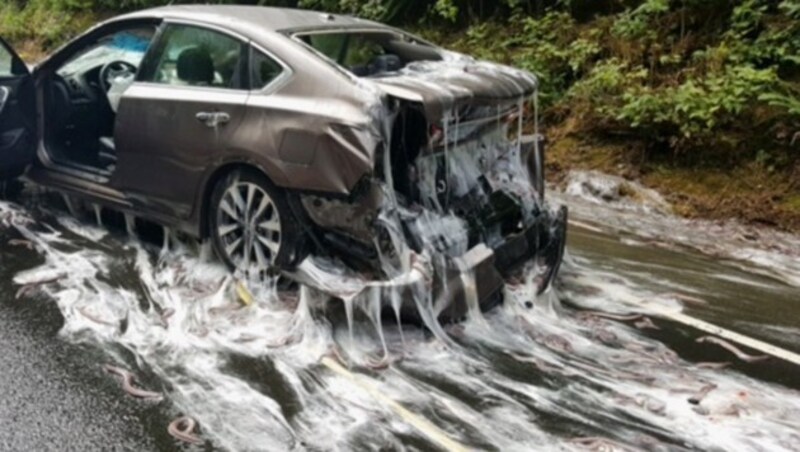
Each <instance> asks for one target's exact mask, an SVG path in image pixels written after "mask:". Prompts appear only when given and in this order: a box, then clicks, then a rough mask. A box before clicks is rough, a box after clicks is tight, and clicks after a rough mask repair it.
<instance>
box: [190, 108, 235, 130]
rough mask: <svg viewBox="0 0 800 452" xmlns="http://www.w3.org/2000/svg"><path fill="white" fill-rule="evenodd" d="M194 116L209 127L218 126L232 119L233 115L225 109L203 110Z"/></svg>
mask: <svg viewBox="0 0 800 452" xmlns="http://www.w3.org/2000/svg"><path fill="white" fill-rule="evenodd" d="M194 117H195V118H197V120H198V121H200V122H202V123H203V124H205V125H206V126H208V127H217V126H219V125H222V124H226V123H228V122H230V120H231V115H229V114H227V113H225V112H224V111H201V112H198V113H197V114H196V115H194Z"/></svg>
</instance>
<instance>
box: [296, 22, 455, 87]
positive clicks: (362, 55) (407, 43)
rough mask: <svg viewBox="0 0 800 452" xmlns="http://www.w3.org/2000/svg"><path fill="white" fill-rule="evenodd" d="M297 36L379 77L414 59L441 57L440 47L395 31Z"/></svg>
mask: <svg viewBox="0 0 800 452" xmlns="http://www.w3.org/2000/svg"><path fill="white" fill-rule="evenodd" d="M295 37H296V38H298V39H300V40H301V41H303V42H304V43H305V44H307V45H308V46H310V47H312V48H313V49H314V50H316V51H318V52H320V53H321V54H323V55H325V56H326V57H328V58H329V59H330V60H332V61H333V62H335V63H336V64H337V65H339V66H340V67H341V68H343V69H345V70H347V71H349V72H351V73H352V74H354V75H356V76H359V77H379V76H382V75H386V74H391V73H393V72H397V71H399V70H401V69H403V68H404V67H405V66H406V65H407V64H408V63H410V62H412V61H421V60H441V59H442V56H441V53H440V52H439V50H438V49H436V48H435V47H433V46H431V45H429V44H426V43H424V42H422V41H420V40H417V39H414V38H412V37H411V36H408V35H405V34H402V33H397V32H393V31H352V32H351V31H336V32H322V33H319V32H314V33H298V34H296V35H295Z"/></svg>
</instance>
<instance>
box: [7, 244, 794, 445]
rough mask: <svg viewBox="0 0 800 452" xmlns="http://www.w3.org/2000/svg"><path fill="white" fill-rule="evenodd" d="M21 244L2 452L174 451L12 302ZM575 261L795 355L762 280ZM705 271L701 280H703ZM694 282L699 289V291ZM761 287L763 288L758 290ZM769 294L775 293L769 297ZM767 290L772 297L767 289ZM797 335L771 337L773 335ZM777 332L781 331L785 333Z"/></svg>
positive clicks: (688, 333) (45, 325)
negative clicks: (658, 284) (651, 285)
mask: <svg viewBox="0 0 800 452" xmlns="http://www.w3.org/2000/svg"><path fill="white" fill-rule="evenodd" d="M12 238H19V236H18V234H17V233H16V232H15V231H13V228H11V229H0V243H2V244H3V245H2V246H0V350H2V352H0V401H2V403H0V426H2V427H0V450H2V451H17V450H39V451H49V450H81V451H84V450H136V451H147V450H175V449H179V447H178V444H177V443H176V442H175V441H174V440H173V439H172V438H170V437H169V436H168V435H167V433H166V426H167V424H168V422H169V421H170V419H171V418H172V417H174V416H175V415H176V413H174V412H172V411H171V409H170V406H169V402H162V403H161V404H154V403H152V402H144V401H140V400H136V399H133V398H131V397H128V396H127V395H125V394H124V393H123V392H122V390H121V389H120V387H119V385H118V384H117V382H116V381H115V380H114V379H112V378H109V377H108V376H107V375H105V374H104V373H103V371H102V369H101V367H100V366H101V365H102V363H104V362H105V361H107V359H108V358H107V356H106V355H104V354H103V352H102V351H101V350H98V349H97V348H96V347H93V346H82V345H80V344H75V343H72V342H67V341H64V340H62V339H61V338H59V336H58V332H59V329H60V328H61V326H62V324H63V318H62V317H61V314H60V312H59V310H58V308H57V307H56V306H55V305H54V303H52V301H51V300H48V299H46V298H45V297H42V296H33V297H22V299H19V300H17V299H16V298H15V296H14V293H15V291H16V290H17V288H18V287H17V286H15V285H14V284H13V283H12V281H11V280H12V278H13V276H14V275H15V274H16V273H17V272H18V271H19V270H21V269H26V268H30V267H32V266H35V265H36V264H37V263H38V260H39V259H40V258H39V257H38V255H37V254H36V253H35V252H33V251H29V250H26V249H25V248H23V247H12V246H9V245H6V243H7V242H8V240H9V239H12ZM570 240H571V242H570V247H571V252H573V254H575V255H578V256H582V257H584V258H587V259H590V260H591V261H593V262H595V263H596V266H597V267H598V268H605V269H606V270H609V271H615V272H620V273H621V274H624V275H625V276H626V277H629V278H633V279H636V278H641V279H643V280H645V279H648V278H650V279H652V280H657V279H658V278H668V279H669V280H670V281H677V282H680V283H682V284H686V285H692V286H703V285H705V286H707V288H708V290H710V291H713V292H714V293H716V294H717V296H716V297H714V298H711V299H710V301H712V302H713V303H712V304H711V305H710V306H707V307H695V308H694V309H693V310H690V311H689V313H691V314H693V315H696V316H698V317H700V318H705V319H707V320H709V321H712V322H714V323H717V324H719V325H721V326H725V327H728V328H731V329H735V330H739V331H742V332H745V333H748V334H752V335H754V336H756V337H759V338H761V339H764V340H767V341H769V342H772V343H776V344H778V345H781V346H783V347H786V348H788V349H791V350H793V351H798V349H797V347H798V345H797V344H798V342H797V341H796V340H795V339H796V334H797V331H798V330H797V328H798V327H800V325H798V324H797V322H798V318H799V317H798V316H797V315H796V314H792V312H797V311H796V310H797V309H798V308H800V307H799V306H798V304H797V303H795V302H797V301H800V299H798V297H797V295H796V294H797V291H796V290H795V289H793V288H784V287H783V286H777V287H776V286H774V285H770V282H769V281H767V280H764V281H761V280H760V279H759V278H756V279H755V280H751V281H748V283H747V284H738V285H737V284H733V283H732V282H731V280H730V278H729V279H717V280H709V279H708V278H705V277H704V275H706V274H708V273H709V271H710V270H709V268H711V269H712V270H714V272H715V273H720V274H722V273H724V274H726V275H728V276H735V277H738V278H745V277H747V272H739V271H738V270H731V269H730V268H728V267H725V266H724V265H720V264H718V263H716V262H715V260H713V259H709V258H706V257H704V256H701V255H698V254H685V255H683V254H680V253H677V254H676V253H675V252H671V251H670V252H666V251H659V250H647V249H642V248H636V247H631V246H625V245H621V244H620V243H618V241H617V240H615V238H614V237H613V236H608V235H604V234H599V233H595V232H591V231H585V230H580V229H578V230H573V232H572V233H571V239H570ZM700 269H702V271H701V270H700ZM695 280H696V281H695ZM758 283H763V286H759V284H758ZM767 286H769V287H767ZM765 287H767V288H765ZM660 323H661V325H663V326H664V328H663V330H662V331H658V332H653V333H651V335H652V336H653V337H655V338H657V339H658V340H661V341H663V342H664V343H666V344H667V345H669V346H670V348H672V349H674V350H676V351H678V352H679V354H680V355H681V356H682V357H684V358H687V359H691V360H694V361H701V360H705V359H713V358H714V354H712V353H710V352H709V350H708V349H703V348H701V347H698V346H697V345H696V344H695V343H694V341H693V338H694V337H696V336H697V332H695V331H692V330H691V329H690V328H687V327H684V326H681V325H677V324H669V323H667V322H663V321H662V322H660ZM775 326H780V327H785V328H790V329H791V330H790V331H791V332H790V333H788V334H778V335H773V334H771V333H770V331H772V330H774V328H773V327H775ZM779 331H780V330H779ZM735 369H736V370H737V371H740V372H743V373H746V374H748V375H750V376H751V377H754V378H758V379H761V380H765V381H769V382H772V383H776V384H779V385H782V386H786V387H791V388H795V389H797V388H798V387H800V372H798V369H795V368H794V367H792V366H791V365H788V364H786V363H783V362H778V361H776V360H772V361H771V362H770V363H768V364H765V365H762V366H758V367H754V366H747V365H742V364H738V363H737V364H735Z"/></svg>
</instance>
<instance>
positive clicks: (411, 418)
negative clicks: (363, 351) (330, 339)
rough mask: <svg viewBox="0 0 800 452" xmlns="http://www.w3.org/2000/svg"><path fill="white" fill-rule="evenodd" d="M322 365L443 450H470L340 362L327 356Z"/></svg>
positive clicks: (455, 451) (456, 451) (459, 451)
mask: <svg viewBox="0 0 800 452" xmlns="http://www.w3.org/2000/svg"><path fill="white" fill-rule="evenodd" d="M322 364H323V365H325V367H327V368H328V369H330V370H332V371H333V372H335V373H337V374H339V375H341V376H343V377H345V378H347V379H348V380H350V381H352V382H353V383H355V384H356V385H358V386H359V387H360V388H362V389H363V390H365V391H366V392H367V393H369V395H371V396H372V397H374V398H375V399H376V400H378V401H379V402H381V403H383V404H385V405H387V406H388V407H389V408H391V409H392V411H394V412H395V413H397V415H398V416H400V417H401V418H403V420H405V421H406V422H407V423H408V424H409V425H411V426H412V427H414V428H416V429H417V430H419V431H420V432H421V433H422V434H424V435H425V436H427V437H428V438H429V439H430V440H431V441H433V442H435V443H436V444H438V445H439V446H440V447H442V448H443V449H445V450H448V451H452V452H461V451H467V450H468V449H467V448H466V447H464V446H463V445H462V444H460V443H458V442H457V441H454V440H453V439H451V438H450V437H449V436H447V434H446V433H445V432H443V431H442V430H441V429H440V428H439V427H437V426H435V425H434V424H433V423H431V422H430V421H428V420H427V419H425V418H422V417H420V416H417V415H416V414H414V413H412V412H411V411H409V410H408V409H406V408H405V407H404V406H403V405H400V404H399V403H397V402H396V401H394V400H392V399H391V398H389V397H387V396H386V395H384V394H383V393H382V392H380V391H379V390H378V388H376V387H375V386H373V385H372V384H370V383H369V382H368V381H366V380H365V379H364V378H361V377H359V376H358V375H356V374H354V373H352V372H350V371H349V370H347V369H345V368H344V367H343V366H342V365H341V364H339V362H338V361H336V360H334V359H332V358H329V357H327V356H326V357H324V358H322Z"/></svg>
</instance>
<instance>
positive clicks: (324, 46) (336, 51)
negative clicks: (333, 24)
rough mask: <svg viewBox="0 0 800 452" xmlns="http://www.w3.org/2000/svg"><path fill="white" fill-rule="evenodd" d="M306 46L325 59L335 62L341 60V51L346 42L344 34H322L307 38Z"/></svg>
mask: <svg viewBox="0 0 800 452" xmlns="http://www.w3.org/2000/svg"><path fill="white" fill-rule="evenodd" d="M307 42H308V44H309V45H311V47H313V48H314V49H316V50H317V51H318V52H320V53H322V54H323V55H325V56H326V57H328V58H330V59H332V60H333V61H336V62H337V63H338V62H339V60H340V59H341V58H342V56H343V55H342V51H343V50H344V45H345V44H346V42H347V34H345V33H323V34H313V35H309V36H308V40H307Z"/></svg>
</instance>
